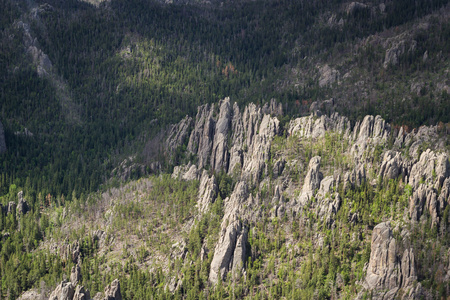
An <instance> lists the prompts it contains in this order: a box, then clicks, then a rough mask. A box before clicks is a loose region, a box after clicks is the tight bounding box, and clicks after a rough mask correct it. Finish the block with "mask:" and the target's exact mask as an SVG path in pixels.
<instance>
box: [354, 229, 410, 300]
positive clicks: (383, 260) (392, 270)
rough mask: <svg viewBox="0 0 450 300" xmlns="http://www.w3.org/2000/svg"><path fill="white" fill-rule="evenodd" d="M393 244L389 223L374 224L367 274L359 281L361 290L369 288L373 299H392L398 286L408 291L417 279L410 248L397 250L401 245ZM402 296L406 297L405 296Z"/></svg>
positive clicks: (394, 242) (397, 292) (396, 292)
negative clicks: (361, 281)
mask: <svg viewBox="0 0 450 300" xmlns="http://www.w3.org/2000/svg"><path fill="white" fill-rule="evenodd" d="M397 243H398V241H396V240H395V239H394V237H393V234H392V229H391V226H390V224H389V222H386V223H380V224H378V225H377V226H375V228H374V229H373V233H372V244H371V253H370V259H369V264H368V267H367V275H366V278H365V280H364V282H363V287H364V288H365V290H369V291H372V296H373V299H393V298H395V297H396V296H397V295H398V294H399V289H403V290H404V291H407V290H411V288H413V283H415V282H416V281H417V272H416V267H415V257H414V253H413V251H412V249H410V248H407V249H405V250H404V251H403V253H399V251H400V249H401V247H400V246H399V245H398V244H397ZM403 297H404V298H406V299H408V298H407V297H408V296H407V295H406V297H405V295H403Z"/></svg>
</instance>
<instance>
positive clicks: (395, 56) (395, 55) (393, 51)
mask: <svg viewBox="0 0 450 300" xmlns="http://www.w3.org/2000/svg"><path fill="white" fill-rule="evenodd" d="M408 46H409V48H408ZM416 46H417V42H416V41H414V40H413V41H411V42H410V43H408V42H407V41H406V40H399V41H393V42H391V46H390V48H389V49H387V50H386V54H385V56H384V62H383V68H385V69H387V68H388V67H389V65H393V66H395V65H397V64H398V63H399V59H400V57H401V56H402V55H403V54H404V53H405V52H406V50H408V51H414V49H415V48H416Z"/></svg>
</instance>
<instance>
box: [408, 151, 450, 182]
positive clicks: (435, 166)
mask: <svg viewBox="0 0 450 300" xmlns="http://www.w3.org/2000/svg"><path fill="white" fill-rule="evenodd" d="M449 176H450V163H449V161H448V156H447V154H446V153H440V154H436V153H435V152H434V151H432V150H430V149H427V151H425V152H423V153H422V154H421V155H420V160H419V161H418V162H417V163H415V164H414V165H413V166H412V168H411V172H410V176H409V182H408V183H409V184H410V185H411V186H412V187H413V188H417V187H418V186H419V184H420V183H421V182H424V183H427V184H430V185H431V184H432V183H434V182H435V181H436V180H440V181H441V182H443V181H444V180H445V178H447V177H449Z"/></svg>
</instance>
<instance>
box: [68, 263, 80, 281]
mask: <svg viewBox="0 0 450 300" xmlns="http://www.w3.org/2000/svg"><path fill="white" fill-rule="evenodd" d="M80 280H81V268H80V265H78V264H77V265H75V266H73V267H72V270H71V271H70V282H72V284H73V286H76V285H77V284H78V282H79V281H80Z"/></svg>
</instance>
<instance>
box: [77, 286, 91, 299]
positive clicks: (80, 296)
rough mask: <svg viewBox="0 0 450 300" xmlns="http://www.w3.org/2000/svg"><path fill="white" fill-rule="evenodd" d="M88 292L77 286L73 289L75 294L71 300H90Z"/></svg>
mask: <svg viewBox="0 0 450 300" xmlns="http://www.w3.org/2000/svg"><path fill="white" fill-rule="evenodd" d="M90 299H91V297H90V294H89V291H88V290H86V289H85V288H84V286H82V285H77V287H76V288H75V293H74V294H73V300H90Z"/></svg>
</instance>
